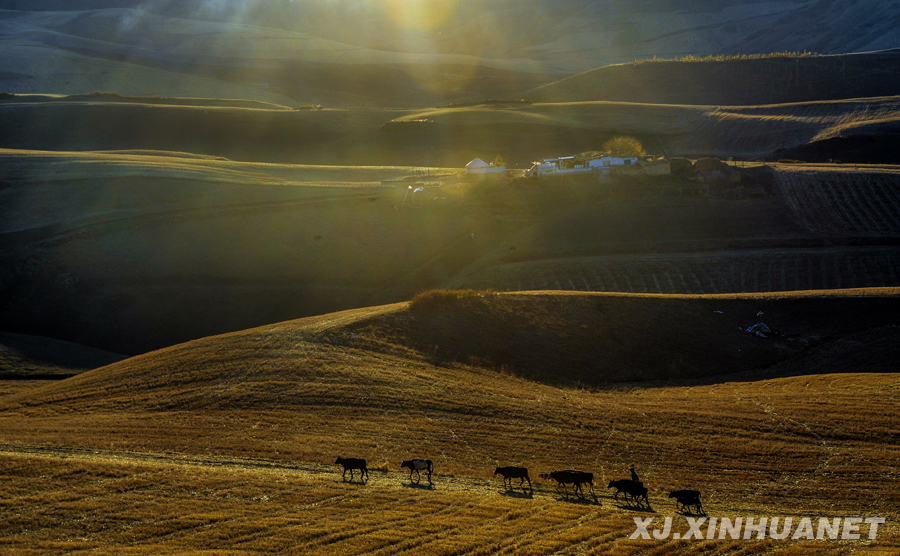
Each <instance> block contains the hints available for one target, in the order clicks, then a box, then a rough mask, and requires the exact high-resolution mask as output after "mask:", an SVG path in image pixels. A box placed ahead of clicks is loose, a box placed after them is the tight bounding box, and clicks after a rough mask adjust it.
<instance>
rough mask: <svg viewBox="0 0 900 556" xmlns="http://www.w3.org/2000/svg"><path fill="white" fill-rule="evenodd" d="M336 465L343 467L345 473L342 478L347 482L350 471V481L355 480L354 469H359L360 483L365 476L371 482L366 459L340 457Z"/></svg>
mask: <svg viewBox="0 0 900 556" xmlns="http://www.w3.org/2000/svg"><path fill="white" fill-rule="evenodd" d="M334 463H337V464H340V465H341V466H343V468H344V473H343V474H342V475H341V478H342V479H344V480H345V481H346V480H347V471H348V470H349V471H350V480H351V481H352V480H353V470H354V469H359V480H360V481H362V480H363V475H365V476H366V480H367V481H368V480H369V468H368V467H366V460H364V459H359V458H342V457H341V456H338V459H337V461H336V462H334Z"/></svg>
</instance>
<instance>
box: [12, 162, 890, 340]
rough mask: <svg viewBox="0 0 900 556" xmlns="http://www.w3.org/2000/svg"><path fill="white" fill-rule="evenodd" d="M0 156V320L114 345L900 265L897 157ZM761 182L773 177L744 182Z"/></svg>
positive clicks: (844, 279)
mask: <svg viewBox="0 0 900 556" xmlns="http://www.w3.org/2000/svg"><path fill="white" fill-rule="evenodd" d="M0 160H2V167H3V168H4V171H5V174H4V179H3V180H0V181H2V182H3V185H2V189H0V196H2V197H3V199H4V203H3V205H2V206H3V218H2V219H0V262H2V264H0V281H2V282H0V326H2V327H3V329H4V330H6V331H10V332H18V333H23V334H33V335H40V336H48V337H54V338H59V339H65V340H68V341H72V342H76V343H81V344H85V345H90V346H94V347H98V348H102V349H107V350H110V351H114V352H117V353H127V354H137V353H142V352H145V351H148V350H151V349H158V348H161V347H164V346H167V345H172V344H175V343H179V342H184V341H187V340H191V339H195V338H199V337H203V336H208V335H212V334H220V333H223V332H228V331H233V330H241V329H244V328H247V327H251V326H261V325H263V324H266V323H271V322H277V321H282V320H286V319H291V318H297V317H302V316H308V315H315V314H323V313H328V312H332V311H335V310H342V309H349V308H353V307H361V306H368V305H373V304H380V303H390V302H395V301H401V300H408V299H410V298H412V297H413V296H414V295H415V294H416V293H418V292H420V291H423V290H426V289H429V288H448V287H449V288H474V289H496V290H505V291H520V290H581V291H615V292H633V293H666V294H674V293H685V294H686V293H691V294H707V293H737V292H766V291H791V290H816V289H829V288H860V287H882V286H898V285H900V257H898V255H897V248H896V244H897V241H898V238H900V221H898V220H897V218H896V213H897V210H896V209H897V207H900V189H898V187H897V180H898V177H897V176H898V171H897V168H894V167H889V166H864V167H859V168H855V167H852V166H849V165H822V166H815V165H813V166H808V165H797V164H776V165H773V166H772V167H764V166H756V167H753V168H745V169H743V168H738V170H735V171H738V175H739V176H740V179H741V180H742V181H741V183H739V184H732V186H730V187H719V188H711V189H710V190H709V192H708V193H704V194H702V195H697V196H693V195H692V194H691V193H688V192H685V193H684V194H681V193H680V191H681V189H682V187H688V188H690V187H696V182H690V181H684V180H682V179H680V178H677V177H664V178H660V179H658V180H641V179H634V180H632V179H621V180H612V181H610V182H608V183H605V184H599V183H597V182H596V181H595V180H591V181H590V182H573V183H570V184H565V183H557V182H554V181H547V182H541V181H538V180H526V179H521V178H514V179H511V180H509V182H507V183H497V184H476V183H471V182H469V181H467V180H466V179H465V178H462V177H460V173H461V171H460V170H454V169H447V168H421V167H364V166H310V165H291V164H261V163H246V162H235V161H231V160H223V159H221V158H216V157H210V156H198V155H189V154H185V153H171V152H168V153H167V152H159V151H124V152H123V151H117V152H101V153H98V152H90V153H74V152H66V153H53V152H47V151H2V152H0ZM692 184H693V185H692ZM411 186H415V187H416V188H420V189H423V191H422V192H420V193H418V194H414V195H412V196H411V197H410V198H407V197H408V195H409V193H410V189H409V187H411ZM751 188H755V189H757V190H759V191H761V192H762V196H761V195H757V196H755V197H752V198H750V197H746V196H741V195H740V192H741V191H745V190H749V189H751ZM426 191H427V194H425V192H426ZM422 194H425V196H424V197H422V196H421V195H422ZM413 198H415V199H413ZM753 314H755V311H754V312H753ZM750 324H752V323H750ZM748 325H749V324H748Z"/></svg>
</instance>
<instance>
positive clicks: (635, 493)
mask: <svg viewBox="0 0 900 556" xmlns="http://www.w3.org/2000/svg"><path fill="white" fill-rule="evenodd" d="M606 488H614V489H616V494H615V496H613V499H614V500H615V501H617V502H618V501H619V493H624V495H625V496H624V498H625V502H628V497H629V496H630V497H631V501H632V503H636V504H637V505H638V506H641V505H642V504H641V500H643V501H644V502H645V503H646V504H647V506H648V507H649V506H650V500H649V499H648V498H647V487H645V486H644V483H642V482H640V481H637V482H636V481H630V480H628V479H619V480H617V481H610V482H609V485H608V486H607V487H606Z"/></svg>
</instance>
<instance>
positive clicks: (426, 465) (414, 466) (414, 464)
mask: <svg viewBox="0 0 900 556" xmlns="http://www.w3.org/2000/svg"><path fill="white" fill-rule="evenodd" d="M404 467H405V468H407V469H409V480H410V481H412V474H413V471H415V472H416V482H418V481H419V479H421V478H422V477H421V475H420V474H419V471H427V472H428V480H429V481H431V473H432V471H434V464H433V463H431V460H430V459H409V460H406V461H404V462H403V463H401V464H400V469H403V468H404Z"/></svg>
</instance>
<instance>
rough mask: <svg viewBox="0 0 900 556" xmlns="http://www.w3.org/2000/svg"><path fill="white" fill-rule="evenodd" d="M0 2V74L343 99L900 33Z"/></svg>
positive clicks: (701, 22)
mask: <svg viewBox="0 0 900 556" xmlns="http://www.w3.org/2000/svg"><path fill="white" fill-rule="evenodd" d="M0 10H2V12H0V13H2V19H0V33H2V35H3V37H4V44H3V49H4V53H5V54H6V56H4V57H3V59H2V60H0V90H4V91H8V92H14V93H39V94H44V93H56V94H83V93H87V92H90V91H95V90H102V91H111V92H115V93H119V94H124V95H137V96H150V95H163V96H203V97H220V98H221V97H226V98H245V99H253V100H263V101H268V102H276V103H279V104H296V105H299V104H307V103H321V104H328V105H331V106H344V107H346V106H360V105H365V106H398V105H399V106H424V105H431V104H440V103H441V102H449V101H452V100H473V99H474V100H481V99H483V98H504V97H509V96H510V95H513V94H515V93H517V92H520V91H524V90H529V89H533V88H535V87H538V86H540V85H544V84H546V83H549V82H553V81H557V80H558V79H559V78H560V77H565V76H569V75H573V74H577V73H580V72H584V71H588V70H593V69H595V68H598V67H601V66H606V65H609V64H619V63H627V62H632V61H634V60H640V59H649V58H653V57H654V56H658V57H664V58H667V57H679V56H685V55H695V56H706V55H711V54H726V55H727V54H763V53H768V52H773V51H779V52H781V51H792V52H803V51H812V52H819V53H823V54H838V53H851V52H868V51H873V50H886V49H890V48H897V47H900V38H898V35H897V32H896V28H897V22H898V21H900V11H898V7H897V6H896V4H895V3H894V2H890V1H887V0H879V1H877V2H876V1H870V2H865V3H862V2H854V3H849V4H848V3H846V2H841V1H837V0H805V1H794V2H762V1H744V2H730V1H726V0H704V1H703V2H698V3H693V4H691V5H690V6H685V5H684V4H683V3H679V2H670V1H662V0H643V1H641V2H588V1H584V0H566V1H564V2H548V1H545V0H529V1H526V2H523V1H518V0H517V1H511V0H504V1H500V2H498V1H490V2H488V1H487V0H463V1H460V2H448V1H445V0H441V1H436V2H429V3H423V4H421V5H419V4H415V6H413V7H410V6H406V7H405V8H404V7H401V5H400V4H394V3H391V2H384V1H380V0H379V1H376V0H365V1H360V2H349V1H347V0H340V1H336V0H327V1H325V0H316V1H306V2H266V1H262V0H251V1H242V2H215V3H210V2H207V1H203V0H191V1H187V2H174V1H161V0H157V1H154V2H146V1H143V0H116V1H109V2H92V1H85V2H40V1H39V2H21V1H19V0H4V1H3V2H0ZM892 94H896V93H892ZM827 98H834V97H831V96H829V97H827ZM592 100H594V99H592ZM605 100H612V99H605ZM817 100H818V99H817Z"/></svg>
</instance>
